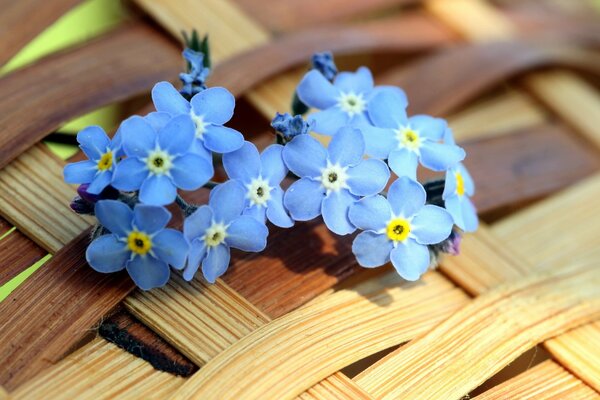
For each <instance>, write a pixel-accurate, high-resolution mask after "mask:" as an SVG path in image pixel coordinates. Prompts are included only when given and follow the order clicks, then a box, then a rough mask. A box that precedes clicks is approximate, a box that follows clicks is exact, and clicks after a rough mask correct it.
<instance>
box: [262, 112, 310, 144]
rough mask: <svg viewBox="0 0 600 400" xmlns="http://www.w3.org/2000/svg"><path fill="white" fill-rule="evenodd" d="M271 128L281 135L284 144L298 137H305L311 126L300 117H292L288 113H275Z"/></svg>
mask: <svg viewBox="0 0 600 400" xmlns="http://www.w3.org/2000/svg"><path fill="white" fill-rule="evenodd" d="M271 126H272V127H273V129H275V131H277V133H278V134H279V135H281V138H282V139H283V142H284V143H287V142H289V141H290V140H292V139H293V138H295V137H296V136H298V135H305V134H307V133H309V132H310V130H311V129H312V126H311V124H310V123H308V122H306V121H305V120H304V119H303V118H302V115H295V116H293V117H292V116H291V115H290V114H288V113H285V114H279V113H277V114H276V115H275V118H273V120H272V121H271Z"/></svg>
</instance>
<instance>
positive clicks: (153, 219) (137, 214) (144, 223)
mask: <svg viewBox="0 0 600 400" xmlns="http://www.w3.org/2000/svg"><path fill="white" fill-rule="evenodd" d="M169 220H171V213H170V212H169V211H168V210H167V209H166V208H164V207H157V206H150V205H148V204H137V205H136V206H135V208H134V209H133V225H134V226H135V227H136V228H137V229H139V230H140V231H142V232H146V233H148V234H152V233H155V232H158V231H160V230H161V229H163V228H164V227H165V226H167V223H168V222H169Z"/></svg>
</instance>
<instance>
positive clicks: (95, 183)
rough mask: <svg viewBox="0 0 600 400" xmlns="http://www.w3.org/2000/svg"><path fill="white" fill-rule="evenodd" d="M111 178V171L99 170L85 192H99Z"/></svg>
mask: <svg viewBox="0 0 600 400" xmlns="http://www.w3.org/2000/svg"><path fill="white" fill-rule="evenodd" d="M111 180H112V171H99V173H98V175H96V177H95V178H94V179H92V182H90V186H88V188H87V192H88V193H90V194H100V193H102V191H103V190H104V189H105V188H106V187H107V186H108V185H109V184H110V181H111Z"/></svg>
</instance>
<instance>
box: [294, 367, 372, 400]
mask: <svg viewBox="0 0 600 400" xmlns="http://www.w3.org/2000/svg"><path fill="white" fill-rule="evenodd" d="M332 399H335V400H372V399H373V397H371V395H370V394H368V393H367V392H365V391H364V390H362V389H361V388H360V387H359V386H358V385H357V384H356V383H354V381H353V380H351V379H349V378H346V377H345V376H344V375H342V374H341V373H339V372H338V373H337V374H335V375H331V376H330V377H328V378H327V379H326V380H324V381H322V382H319V383H318V384H316V385H315V386H313V387H311V388H310V389H308V390H307V391H306V392H304V393H302V394H301V395H300V396H298V400H332Z"/></svg>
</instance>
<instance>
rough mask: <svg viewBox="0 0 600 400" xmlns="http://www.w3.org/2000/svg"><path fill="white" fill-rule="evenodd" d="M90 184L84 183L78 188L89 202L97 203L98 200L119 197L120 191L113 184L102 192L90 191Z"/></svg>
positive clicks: (80, 194) (82, 196)
mask: <svg viewBox="0 0 600 400" xmlns="http://www.w3.org/2000/svg"><path fill="white" fill-rule="evenodd" d="M88 187H89V184H87V183H84V184H83V185H79V187H78V188H77V194H78V195H79V196H80V197H81V198H82V199H83V200H85V201H87V202H88V203H91V204H92V207H93V205H94V203H96V202H97V201H98V200H114V199H116V198H118V197H119V191H118V190H117V189H115V188H113V187H112V186H107V187H106V188H105V189H104V190H103V191H102V192H100V194H92V193H88V191H87V188H88Z"/></svg>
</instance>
